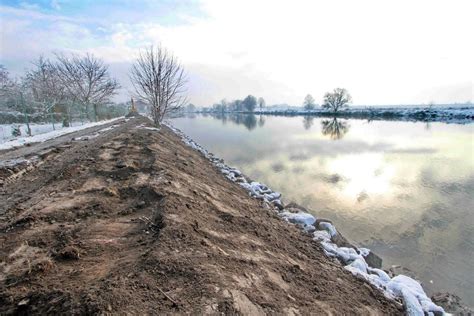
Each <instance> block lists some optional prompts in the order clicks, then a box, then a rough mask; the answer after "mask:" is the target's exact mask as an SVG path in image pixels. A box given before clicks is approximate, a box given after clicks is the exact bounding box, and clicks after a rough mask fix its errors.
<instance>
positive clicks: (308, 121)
mask: <svg viewBox="0 0 474 316" xmlns="http://www.w3.org/2000/svg"><path fill="white" fill-rule="evenodd" d="M313 124H314V117H312V116H304V117H303V126H304V129H306V130H308V129H310V128H311V126H313Z"/></svg>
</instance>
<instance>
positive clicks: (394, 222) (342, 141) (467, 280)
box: [172, 115, 474, 306]
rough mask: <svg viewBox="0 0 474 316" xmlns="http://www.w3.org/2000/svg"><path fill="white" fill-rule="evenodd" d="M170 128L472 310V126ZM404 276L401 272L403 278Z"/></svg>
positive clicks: (235, 119)
mask: <svg viewBox="0 0 474 316" xmlns="http://www.w3.org/2000/svg"><path fill="white" fill-rule="evenodd" d="M172 124H173V125H174V126H175V127H177V128H179V129H181V130H182V131H183V132H184V133H186V134H187V135H189V136H190V137H192V138H193V139H194V140H195V141H197V142H198V143H200V144H201V145H202V146H204V147H205V148H207V149H208V150H210V151H211V152H213V153H214V154H216V155H217V156H219V157H221V158H223V159H224V160H225V162H226V163H227V164H228V165H230V166H234V167H237V168H239V169H240V170H242V171H243V172H244V173H245V174H246V175H247V176H249V177H250V178H252V179H254V180H257V181H259V182H262V183H265V184H267V185H268V186H269V187H271V188H272V189H273V190H276V191H279V192H281V193H282V194H283V200H284V201H285V202H287V203H288V202H290V201H295V202H297V203H298V204H301V205H303V206H305V207H307V208H308V209H309V210H311V212H312V213H313V214H314V215H316V216H317V217H323V218H328V219H331V220H332V221H333V222H334V224H335V226H336V228H338V230H340V231H341V232H342V233H343V235H344V236H345V237H347V238H349V239H350V240H352V241H354V242H355V243H357V244H358V245H359V246H362V247H367V248H370V249H372V250H373V251H374V252H375V253H377V254H378V255H380V256H381V257H382V258H383V261H384V264H383V265H384V268H389V267H391V266H393V265H400V266H402V267H405V268H407V269H409V270H410V271H412V272H413V273H414V275H415V276H416V277H417V278H418V279H419V280H420V281H422V283H423V287H424V288H425V290H427V292H428V293H429V294H432V293H434V292H444V291H449V292H453V293H455V294H457V295H459V296H460V297H462V299H463V301H464V304H466V305H469V306H474V273H473V272H472V271H473V267H474V124H466V125H461V124H445V123H424V122H402V121H372V122H369V121H367V120H355V119H349V120H345V119H335V118H334V119H332V118H316V117H302V116H294V117H283V116H258V115H219V116H209V115H206V116H204V115H195V116H189V117H182V118H176V119H173V120H172ZM405 273H407V274H410V272H407V271H405Z"/></svg>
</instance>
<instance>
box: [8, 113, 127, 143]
mask: <svg viewBox="0 0 474 316" xmlns="http://www.w3.org/2000/svg"><path fill="white" fill-rule="evenodd" d="M122 118H123V117H117V118H114V119H111V120H107V121H100V122H93V123H87V124H84V125H79V126H72V127H64V128H62V129H58V130H54V131H50V132H47V133H43V134H38V135H33V136H25V137H19V138H15V139H12V140H9V141H6V142H3V143H0V150H5V149H10V148H13V147H19V146H24V145H25V144H29V143H40V142H44V141H47V140H50V139H53V138H57V137H59V136H63V135H66V134H70V133H74V132H77V131H80V130H83V129H86V128H89V127H94V126H99V125H104V124H108V123H111V122H114V121H117V120H120V119H122Z"/></svg>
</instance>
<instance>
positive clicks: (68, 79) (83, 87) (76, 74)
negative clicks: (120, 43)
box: [56, 54, 120, 120]
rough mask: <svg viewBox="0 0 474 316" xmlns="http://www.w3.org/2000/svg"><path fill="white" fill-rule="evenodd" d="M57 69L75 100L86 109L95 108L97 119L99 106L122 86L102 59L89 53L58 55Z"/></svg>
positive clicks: (107, 100) (95, 117)
mask: <svg viewBox="0 0 474 316" xmlns="http://www.w3.org/2000/svg"><path fill="white" fill-rule="evenodd" d="M56 57H57V59H58V62H57V69H58V71H59V73H60V75H61V80H62V82H63V84H64V86H65V87H66V89H67V92H68V93H69V94H70V95H71V96H72V98H73V100H74V101H77V102H80V103H82V104H83V105H84V106H85V107H86V109H87V107H88V106H89V105H92V106H93V108H94V119H95V120H97V107H98V106H99V105H101V104H105V103H107V102H109V101H110V98H111V97H112V96H113V95H114V94H115V93H116V92H117V90H118V89H119V88H120V85H119V84H118V82H117V81H116V80H115V79H114V78H112V77H111V76H110V73H109V68H108V66H107V65H105V64H104V62H103V61H102V60H100V59H97V58H95V57H94V56H93V55H90V54H87V55H85V56H83V57H80V56H77V55H72V56H66V55H56Z"/></svg>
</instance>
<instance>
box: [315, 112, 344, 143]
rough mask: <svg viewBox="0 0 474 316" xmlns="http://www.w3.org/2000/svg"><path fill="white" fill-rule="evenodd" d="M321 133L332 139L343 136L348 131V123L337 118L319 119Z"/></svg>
mask: <svg viewBox="0 0 474 316" xmlns="http://www.w3.org/2000/svg"><path fill="white" fill-rule="evenodd" d="M321 127H322V133H323V135H325V136H329V137H330V138H331V139H333V140H338V139H341V138H343V137H344V135H346V134H347V132H349V127H350V126H349V123H347V122H346V121H338V119H337V118H335V117H334V118H332V119H326V120H322V121H321Z"/></svg>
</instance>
